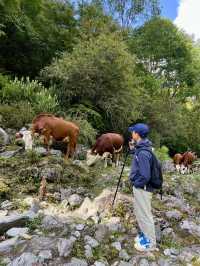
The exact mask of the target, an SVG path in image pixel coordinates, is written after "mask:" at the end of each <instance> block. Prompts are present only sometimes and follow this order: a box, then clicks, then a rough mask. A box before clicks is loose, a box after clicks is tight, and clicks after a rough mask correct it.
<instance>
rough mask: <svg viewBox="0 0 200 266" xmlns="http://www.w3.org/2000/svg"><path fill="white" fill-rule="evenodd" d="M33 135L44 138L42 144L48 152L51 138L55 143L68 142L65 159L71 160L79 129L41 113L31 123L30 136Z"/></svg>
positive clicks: (69, 123)
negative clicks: (69, 158) (36, 134)
mask: <svg viewBox="0 0 200 266" xmlns="http://www.w3.org/2000/svg"><path fill="white" fill-rule="evenodd" d="M35 133H38V134H39V135H42V136H44V144H45V145H46V146H47V150H48V152H49V142H50V140H51V138H52V139H54V140H56V141H64V142H69V145H68V148H67V152H66V154H65V159H67V158H68V157H69V156H71V157H72V158H73V156H74V152H75V148H76V144H77V139H78V135H79V128H78V126H77V125H75V124H74V123H72V122H68V121H65V120H64V119H62V118H59V117H56V116H54V115H52V114H47V113H41V114H39V115H38V116H36V117H35V118H34V119H33V121H32V136H34V134H35Z"/></svg>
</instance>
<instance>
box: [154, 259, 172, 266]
mask: <svg viewBox="0 0 200 266" xmlns="http://www.w3.org/2000/svg"><path fill="white" fill-rule="evenodd" d="M158 265H159V266H174V265H175V264H174V262H173V261H171V260H169V259H163V258H160V259H159V260H158Z"/></svg>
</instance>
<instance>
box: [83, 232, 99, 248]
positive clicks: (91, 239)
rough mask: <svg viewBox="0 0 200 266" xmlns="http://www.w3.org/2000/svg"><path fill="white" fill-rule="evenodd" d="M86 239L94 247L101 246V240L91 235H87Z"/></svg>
mask: <svg viewBox="0 0 200 266" xmlns="http://www.w3.org/2000/svg"><path fill="white" fill-rule="evenodd" d="M84 241H85V243H86V244H87V245H90V246H91V247H92V248H96V247H98V246H99V242H98V241H97V240H96V239H94V238H93V237H91V236H88V235H86V236H85V237H84Z"/></svg>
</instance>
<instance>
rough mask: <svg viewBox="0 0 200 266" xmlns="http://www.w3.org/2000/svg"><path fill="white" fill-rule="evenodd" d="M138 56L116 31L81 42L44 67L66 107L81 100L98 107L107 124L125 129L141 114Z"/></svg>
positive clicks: (44, 73) (117, 128)
mask: <svg viewBox="0 0 200 266" xmlns="http://www.w3.org/2000/svg"><path fill="white" fill-rule="evenodd" d="M134 66H135V58H134V57H133V56H131V55H130V54H129V53H128V52H127V47H126V45H125V44H124V42H123V41H121V40H120V39H119V37H118V36H116V35H115V34H112V35H104V34H101V35H99V36H98V37H97V38H93V39H90V40H88V41H85V42H82V43H79V44H78V45H77V46H76V47H75V48H74V50H73V52H72V54H69V53H64V54H63V56H62V58H60V59H56V60H55V61H54V62H53V63H52V64H51V65H50V66H49V67H46V68H45V69H44V70H43V71H42V76H43V79H44V81H45V82H48V83H49V84H54V85H55V93H56V95H58V99H59V102H60V104H61V106H62V108H64V109H65V110H67V109H68V108H69V106H70V105H74V104H76V105H77V104H82V105H85V106H89V107H90V108H91V109H93V110H96V111H97V112H98V113H100V115H101V116H102V118H103V121H104V123H105V124H107V125H106V127H107V128H109V129H110V130H111V129H116V130H120V131H121V130H123V129H124V128H125V127H127V125H128V123H130V122H131V120H133V119H135V120H136V119H137V118H138V117H139V115H140V111H139V110H140V109H139V108H138V107H139V103H138V100H139V98H138V97H137V96H139V88H138V87H137V78H136V76H135V73H134Z"/></svg>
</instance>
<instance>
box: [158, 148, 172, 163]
mask: <svg viewBox="0 0 200 266" xmlns="http://www.w3.org/2000/svg"><path fill="white" fill-rule="evenodd" d="M155 154H156V156H157V158H158V159H159V160H160V161H166V160H169V159H170V157H169V149H168V148H167V147H166V146H162V147H161V148H159V149H156V151H155Z"/></svg>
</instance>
